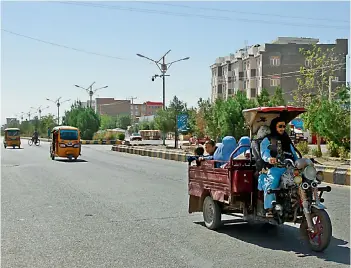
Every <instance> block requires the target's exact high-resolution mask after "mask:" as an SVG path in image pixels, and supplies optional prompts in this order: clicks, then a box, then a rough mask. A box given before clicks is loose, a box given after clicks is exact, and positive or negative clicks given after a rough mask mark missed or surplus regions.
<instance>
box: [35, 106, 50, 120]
mask: <svg viewBox="0 0 351 268" xmlns="http://www.w3.org/2000/svg"><path fill="white" fill-rule="evenodd" d="M41 107H42V105H41V106H39V107H38V108H35V107H30V108H31V109H36V110H37V111H38V114H39V120H40V119H41V112H42V111H44V110H45V109H48V108H50V106H47V107H45V108H41Z"/></svg>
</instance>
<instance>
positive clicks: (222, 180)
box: [188, 106, 332, 252]
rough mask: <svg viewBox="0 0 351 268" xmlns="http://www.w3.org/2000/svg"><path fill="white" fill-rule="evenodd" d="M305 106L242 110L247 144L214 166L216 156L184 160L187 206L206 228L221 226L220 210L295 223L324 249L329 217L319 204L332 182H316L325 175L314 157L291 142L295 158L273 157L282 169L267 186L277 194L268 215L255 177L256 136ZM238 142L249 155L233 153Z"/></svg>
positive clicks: (261, 171)
mask: <svg viewBox="0 0 351 268" xmlns="http://www.w3.org/2000/svg"><path fill="white" fill-rule="evenodd" d="M304 112H305V109H304V108H299V107H292V106H287V107H284V106H281V107H259V108H253V109H247V110H243V116H244V119H245V121H246V124H247V126H248V127H249V128H250V136H251V145H240V146H238V147H237V148H236V149H235V150H234V152H232V154H231V156H230V158H229V161H228V162H227V163H226V164H224V165H222V166H221V167H217V165H216V163H218V161H213V160H206V161H198V160H196V165H194V166H193V165H191V164H192V162H193V159H190V160H188V161H189V168H188V194H189V208H188V212H189V213H194V212H202V213H203V217H204V222H205V226H206V227H207V228H208V229H211V230H215V229H218V228H220V226H221V225H222V220H221V217H222V214H227V215H232V216H239V217H241V218H242V219H243V220H244V221H247V222H256V223H257V222H261V223H265V224H269V226H277V225H280V224H283V223H286V222H293V223H299V224H300V232H301V235H302V237H303V238H304V239H305V240H306V241H308V244H309V246H310V248H311V249H312V250H313V251H317V252H319V251H323V250H324V249H326V248H327V247H328V245H329V243H330V240H331V237H332V223H331V220H330V218H329V215H328V213H327V211H326V207H325V206H324V205H323V202H324V198H322V194H323V192H330V191H331V187H330V186H319V185H320V184H321V183H322V181H323V177H324V176H323V172H322V171H318V172H317V170H316V168H315V166H314V163H315V161H314V159H312V158H311V159H307V158H304V157H302V155H301V153H300V152H299V151H298V150H297V149H296V148H295V151H296V152H297V153H298V155H299V158H298V159H297V160H296V161H292V160H290V159H283V158H282V159H280V158H279V159H277V160H278V161H279V163H280V164H281V165H283V166H284V167H285V168H286V171H285V172H284V174H283V175H282V177H281V179H280V186H279V187H278V189H269V190H268V191H267V194H272V193H274V194H275V195H276V201H274V203H273V202H272V205H273V218H269V217H266V213H265V212H264V206H263V201H264V193H263V189H262V187H261V188H260V187H259V183H258V179H259V178H263V177H262V176H265V174H266V172H267V169H266V168H265V166H264V165H263V160H262V158H261V153H260V142H261V141H262V139H263V138H264V137H265V136H266V135H267V134H266V133H265V131H264V129H267V128H268V129H269V126H270V123H271V121H272V120H273V119H274V118H276V117H281V118H284V121H285V122H290V121H291V120H292V119H294V118H295V117H297V116H298V115H299V114H302V113H304ZM260 130H262V131H260ZM268 134H269V133H268ZM261 135H262V137H261ZM277 144H279V143H277ZM274 146H275V147H274ZM242 147H249V148H248V149H250V157H249V158H248V159H236V158H234V157H233V156H234V155H235V153H236V152H237V151H238V150H240V148H242ZM280 148H281V147H280ZM278 150H281V149H279V145H272V146H271V154H272V155H273V153H276V152H277V151H278ZM276 155H277V154H276ZM190 161H192V162H190ZM220 164H223V163H220Z"/></svg>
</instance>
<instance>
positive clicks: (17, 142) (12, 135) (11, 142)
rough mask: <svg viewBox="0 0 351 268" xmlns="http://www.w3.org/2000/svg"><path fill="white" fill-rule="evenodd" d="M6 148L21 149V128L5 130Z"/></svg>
mask: <svg viewBox="0 0 351 268" xmlns="http://www.w3.org/2000/svg"><path fill="white" fill-rule="evenodd" d="M4 134H5V135H4V148H5V149H6V147H12V148H13V149H15V148H16V146H17V147H18V148H21V135H20V129H19V128H5V130H4Z"/></svg>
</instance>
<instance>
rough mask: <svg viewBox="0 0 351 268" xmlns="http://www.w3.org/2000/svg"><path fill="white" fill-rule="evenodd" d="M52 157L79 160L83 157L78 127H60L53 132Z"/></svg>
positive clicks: (53, 158)
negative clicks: (79, 157)
mask: <svg viewBox="0 0 351 268" xmlns="http://www.w3.org/2000/svg"><path fill="white" fill-rule="evenodd" d="M51 139H52V141H51V145H50V157H51V159H52V160H55V157H65V158H68V160H70V161H71V160H72V159H74V160H77V158H78V156H80V155H81V144H80V132H79V129H78V128H76V127H71V126H58V127H54V128H53V129H52V131H51Z"/></svg>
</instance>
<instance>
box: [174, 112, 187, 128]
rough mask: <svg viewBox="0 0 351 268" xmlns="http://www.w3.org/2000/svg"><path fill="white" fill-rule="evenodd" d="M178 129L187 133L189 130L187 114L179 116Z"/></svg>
mask: <svg viewBox="0 0 351 268" xmlns="http://www.w3.org/2000/svg"><path fill="white" fill-rule="evenodd" d="M177 127H178V131H187V130H188V129H189V128H188V115H187V114H180V115H178V116H177Z"/></svg>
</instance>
